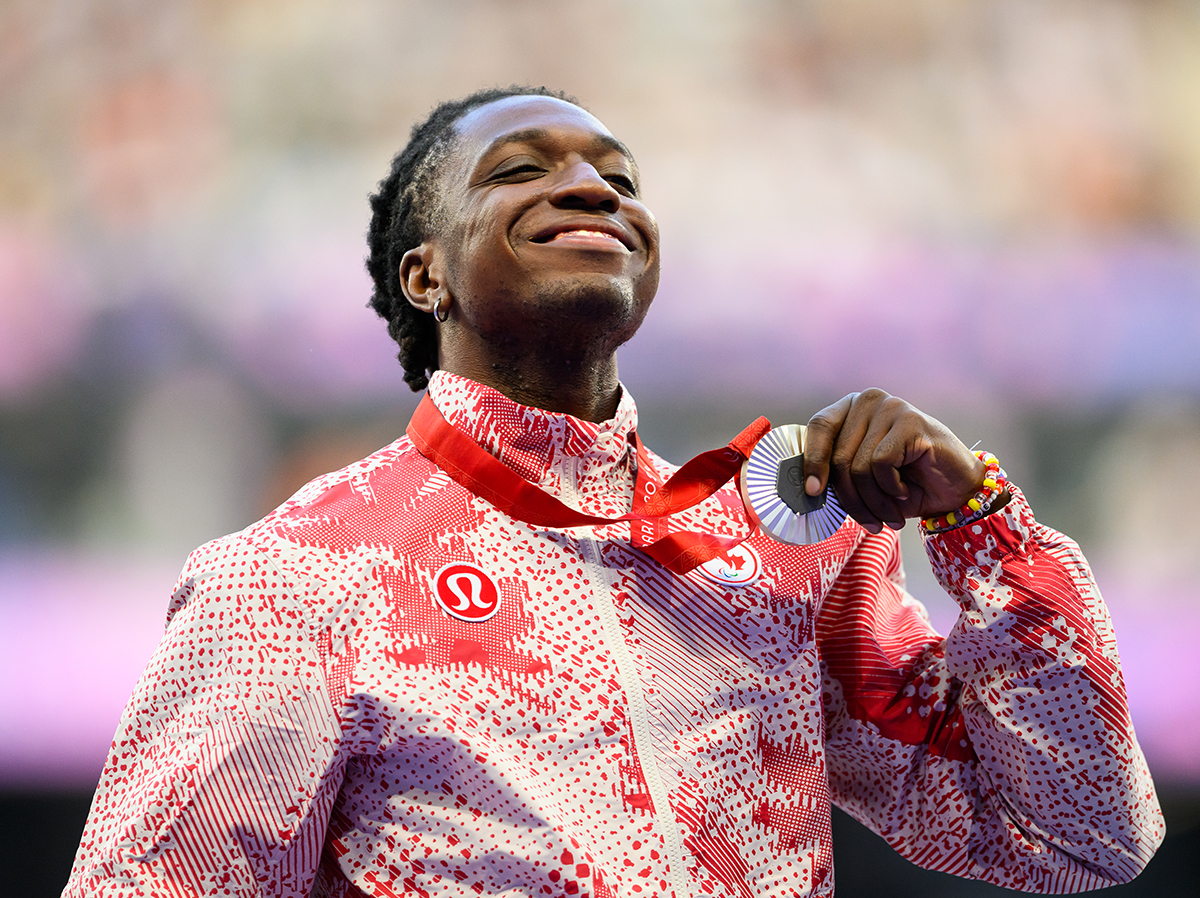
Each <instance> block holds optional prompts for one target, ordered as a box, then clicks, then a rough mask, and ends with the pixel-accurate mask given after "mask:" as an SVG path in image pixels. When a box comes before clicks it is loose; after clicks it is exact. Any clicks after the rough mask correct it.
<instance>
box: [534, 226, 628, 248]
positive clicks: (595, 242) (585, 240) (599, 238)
mask: <svg viewBox="0 0 1200 898" xmlns="http://www.w3.org/2000/svg"><path fill="white" fill-rule="evenodd" d="M533 242H534V243H542V244H546V243H570V244H574V245H577V246H581V247H589V248H593V249H620V250H622V251H623V252H630V249H629V247H628V246H626V245H625V242H624V241H623V240H621V239H620V238H619V237H617V236H615V235H613V234H610V233H608V232H607V231H594V230H591V229H589V228H571V229H570V230H566V231H558V232H557V233H554V234H551V235H549V236H548V237H542V238H535V239H534V240H533Z"/></svg>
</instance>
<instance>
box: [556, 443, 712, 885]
mask: <svg viewBox="0 0 1200 898" xmlns="http://www.w3.org/2000/svg"><path fill="white" fill-rule="evenodd" d="M563 461H564V462H565V464H564V465H563V467H564V469H565V473H566V475H567V476H565V477H564V478H563V487H564V489H563V493H564V496H563V498H564V499H565V500H566V501H567V504H569V505H571V506H572V507H574V508H578V507H579V492H578V477H579V473H578V469H577V465H578V463H579V461H578V459H575V458H572V457H569V456H568V457H566V458H564V459H563ZM575 538H576V539H577V540H578V541H579V545H580V548H582V550H583V560H584V566H585V567H586V568H587V572H588V579H589V580H590V581H591V583H592V593H593V595H596V605H597V607H598V608H599V609H600V617H601V619H602V621H603V625H604V635H605V637H606V638H607V640H608V645H609V651H610V652H612V655H613V660H615V661H616V663H617V673H618V675H619V676H620V677H621V684H622V686H623V687H624V689H625V700H626V702H627V703H628V705H629V722H630V729H631V730H632V731H633V745H634V750H635V751H636V752H637V757H638V761H639V762H640V764H641V768H642V776H643V777H644V778H645V780H646V788H647V790H649V792H650V800H651V801H652V802H653V804H654V809H655V814H656V817H657V818H658V820H657V822H658V826H659V830H660V831H661V832H662V835H663V845H664V847H665V848H666V851H667V866H668V870H667V875H668V876H669V877H670V880H671V885H672V887H673V888H674V890H675V895H676V898H687V896H688V894H689V890H688V888H687V879H686V873H685V871H686V870H687V868H686V867H685V866H684V863H683V847H682V841H683V840H682V839H681V838H680V834H679V824H678V823H677V822H676V820H675V814H674V812H673V811H672V810H671V803H670V800H669V799H668V796H667V789H666V787H665V786H664V785H663V782H662V777H660V776H659V772H658V762H657V760H656V759H655V756H654V744H653V741H652V739H651V737H650V714H649V712H648V710H647V709H646V694H645V691H644V690H643V689H642V679H641V675H640V674H639V672H638V669H637V662H636V661H635V660H634V658H633V656H632V655H631V654H630V652H629V646H628V645H627V644H626V642H625V634H624V632H622V630H621V622H620V621H619V620H617V609H616V607H615V606H614V604H613V598H612V583H611V582H610V581H609V577H608V571H607V569H606V568H605V567H604V562H603V559H602V558H601V556H600V546H599V543H598V541H597V540H596V538H595V537H593V536H592V535H591V534H590V533H589V534H588V535H578V536H576V537H575ZM598 589H603V590H604V595H602V596H601V595H597V592H598Z"/></svg>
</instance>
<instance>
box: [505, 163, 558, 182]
mask: <svg viewBox="0 0 1200 898" xmlns="http://www.w3.org/2000/svg"><path fill="white" fill-rule="evenodd" d="M545 173H546V170H545V169H544V168H542V167H541V166H538V165H534V164H533V163H531V162H526V163H522V164H520V165H514V166H511V167H509V168H506V169H504V170H502V171H498V172H496V174H495V175H494V176H493V177H494V178H495V179H496V180H504V179H509V180H513V181H528V180H531V179H532V178H536V177H539V176H540V175H544V174H545Z"/></svg>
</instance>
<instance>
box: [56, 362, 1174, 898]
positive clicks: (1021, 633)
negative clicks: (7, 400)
mask: <svg viewBox="0 0 1200 898" xmlns="http://www.w3.org/2000/svg"><path fill="white" fill-rule="evenodd" d="M429 390H430V396H431V398H432V399H433V400H434V402H435V404H436V405H437V407H438V408H439V409H440V410H441V412H442V413H443V415H444V416H445V417H446V418H447V419H448V421H449V422H450V423H451V424H453V425H455V426H456V427H458V428H459V429H461V430H462V431H464V432H465V433H467V434H468V435H470V436H471V437H472V438H473V439H474V440H475V441H476V442H477V443H479V444H480V445H481V446H483V447H484V448H486V449H487V450H489V451H490V452H491V453H492V454H493V455H495V456H496V457H498V458H499V459H500V460H501V461H502V462H504V463H505V464H507V465H508V466H509V467H510V468H512V469H514V470H516V471H517V472H519V473H520V474H521V475H523V476H524V477H525V478H526V479H528V480H529V481H531V482H533V483H535V484H537V485H539V486H540V487H542V488H543V489H544V490H546V491H547V492H549V493H550V494H552V495H555V496H557V497H559V498H560V499H562V500H563V501H564V502H566V503H567V504H568V505H573V506H575V507H577V508H580V509H581V510H583V511H586V512H588V513H592V514H600V515H606V516H613V515H619V514H622V513H625V512H627V511H628V510H629V508H630V503H631V501H632V490H633V482H634V477H633V466H634V465H635V464H636V460H635V454H634V452H633V451H632V449H631V441H630V434H631V433H632V432H633V431H634V429H635V427H636V421H637V415H636V411H635V408H634V404H633V401H632V399H631V398H630V397H629V395H628V393H626V394H625V396H624V398H623V399H622V401H621V404H620V408H619V410H618V412H617V414H616V416H615V417H614V418H613V419H612V420H610V421H607V422H604V423H603V424H591V423H587V422H583V421H580V420H577V419H575V418H571V417H569V416H565V415H559V414H551V413H548V412H544V411H540V410H536V409H531V408H526V407H523V406H519V405H517V404H515V403H513V402H512V401H511V400H509V399H507V398H505V397H504V396H502V395H501V394H499V393H497V392H496V391H494V390H491V389H489V388H486V387H483V386H480V385H479V384H475V383H473V382H471V381H468V380H465V379H462V378H458V377H455V376H453V375H449V374H446V373H445V372H439V373H438V374H436V375H435V376H434V378H433V380H432V383H431V384H430V388H429ZM654 464H655V465H657V466H660V468H661V471H662V472H663V473H664V474H665V473H668V472H669V470H670V468H669V466H668V465H666V464H665V463H663V462H660V461H659V460H657V459H655V460H654ZM672 526H678V527H680V528H681V529H688V530H697V531H704V532H710V533H717V534H728V535H736V534H740V533H743V532H745V528H746V524H745V519H744V511H743V509H742V506H741V502H740V500H739V499H738V498H737V494H736V492H735V491H734V489H733V487H732V485H730V486H729V487H727V488H726V489H724V490H722V491H721V492H719V493H718V494H717V495H715V496H713V497H712V498H711V499H709V500H707V501H706V502H704V503H703V504H701V505H699V506H696V507H695V508H693V509H692V510H690V511H688V512H684V513H681V514H679V515H677V516H675V517H674V518H672ZM926 547H927V550H928V552H929V555H930V558H931V559H932V561H933V566H934V569H935V571H936V573H937V575H938V578H939V579H940V581H941V582H942V584H943V586H944V587H945V589H946V591H947V592H948V593H949V594H950V595H951V596H952V597H953V598H954V599H955V600H956V601H957V602H958V603H959V605H960V606H961V608H962V612H961V614H960V616H959V618H958V622H957V623H956V624H955V626H954V628H953V630H952V632H951V633H950V634H949V636H947V637H945V638H943V637H941V636H939V635H938V634H937V633H935V632H934V631H933V630H932V629H931V628H930V626H929V623H928V621H927V619H926V616H925V613H924V609H923V608H922V607H921V605H920V604H918V603H917V602H916V601H915V600H914V599H913V598H912V597H910V596H909V595H908V594H907V593H906V592H905V589H904V573H903V568H902V566H901V561H900V552H899V544H898V540H897V537H896V535H895V534H894V533H892V532H891V531H889V530H886V529H885V530H884V531H883V532H882V533H880V534H879V535H876V536H872V535H870V534H869V533H867V531H865V530H863V529H862V528H861V527H859V526H857V525H856V524H854V523H853V522H849V523H847V524H846V525H845V526H843V527H842V529H841V530H839V531H838V533H837V534H835V535H834V536H833V537H832V538H831V539H829V540H826V541H825V542H823V543H820V544H817V545H813V546H806V547H794V546H787V545H783V544H780V543H776V542H773V541H772V540H770V539H769V538H767V537H765V536H762V535H761V534H756V535H754V536H753V537H752V538H750V539H749V540H747V541H746V542H745V543H743V544H742V546H741V547H740V548H739V549H735V550H733V552H731V554H730V556H729V558H728V560H725V561H722V560H720V559H716V560H714V561H711V562H708V563H707V564H705V565H704V566H703V567H701V568H698V569H696V570H694V571H692V572H691V573H689V574H687V575H685V576H680V575H676V574H674V573H671V572H670V571H669V570H667V569H666V568H664V567H662V566H661V565H659V564H658V563H657V562H655V561H652V560H651V559H650V558H648V557H647V556H646V555H644V554H643V553H642V552H640V551H639V550H637V549H635V548H633V547H631V545H630V531H629V525H628V524H627V523H622V524H613V525H608V526H602V527H574V528H569V529H558V530H555V529H547V528H539V527H535V526H532V525H529V524H525V523H522V522H521V521H518V520H515V519H514V518H512V517H509V516H508V515H506V514H504V513H502V512H501V511H499V510H498V509H497V508H496V507H495V506H494V505H492V504H490V503H489V502H487V501H485V500H483V499H480V498H478V497H476V496H475V495H473V494H472V493H471V492H469V491H468V490H467V489H465V488H464V487H462V486H460V485H459V484H458V483H457V482H455V481H453V480H451V479H450V478H449V477H448V476H447V475H446V474H445V473H444V472H443V471H442V470H440V469H439V468H438V467H437V466H435V465H434V464H433V463H432V462H430V461H429V460H427V459H426V458H425V457H423V456H422V455H421V454H420V453H418V452H417V451H416V450H415V449H414V447H413V445H412V443H411V442H410V440H409V439H408V438H407V437H404V438H401V439H399V440H397V441H396V442H394V443H393V444H391V445H390V446H388V447H386V448H384V449H382V450H380V451H379V452H376V453H375V454H373V455H371V456H369V457H368V458H366V459H364V460H362V461H360V462H358V463H356V464H353V465H351V466H349V467H347V468H345V469H343V470H341V471H338V472H336V473H333V474H329V475H326V476H324V477H321V478H319V479H317V480H315V481H313V482H312V483H310V484H308V485H307V486H306V487H304V488H303V489H301V490H300V491H299V492H298V493H297V494H296V495H295V496H294V497H293V498H292V499H290V500H289V501H288V502H286V503H285V504H284V505H283V506H281V507H280V508H279V509H277V510H276V511H274V512H272V513H271V514H270V515H268V516H267V517H266V518H265V519H263V520H262V521H260V522H258V523H256V524H254V525H253V526H251V527H249V528H247V529H246V530H244V531H242V532H241V533H237V534H233V535H232V536H228V537H225V538H223V539H219V540H216V541H214V542H212V543H209V544H208V545H206V546H203V547H202V548H200V549H198V550H197V551H196V552H194V553H193V554H192V556H191V557H190V558H189V559H188V563H187V566H186V568H185V569H184V571H183V574H182V576H181V578H180V580H179V584H178V587H177V589H176V591H175V594H174V596H173V598H172V600H171V603H170V608H169V611H168V622H167V629H166V634H165V636H164V638H163V641H162V643H161V644H160V646H159V647H158V650H157V651H156V652H155V654H154V656H153V658H151V660H150V663H149V665H148V666H147V668H146V671H145V673H144V675H143V676H142V679H141V681H140V682H139V684H138V686H137V688H136V690H135V692H134V694H133V697H132V698H131V699H130V702H129V705H128V707H127V708H126V710H125V713H124V715H123V717H122V719H121V723H120V726H119V728H118V730H117V733H116V737H115V739H114V741H113V745H112V750H111V753H110V755H109V758H108V762H107V764H106V766H105V769H104V773H103V775H102V778H101V780H100V786H99V789H98V791H97V793H96V797H95V800H94V802H93V805H92V810H91V816H90V818H89V820H88V824H87V827H86V830H85V832H84V835H83V840H82V843H81V845H80V847H79V852H78V855H77V857H76V860H75V866H74V869H73V871H72V874H71V879H70V882H69V883H68V885H67V887H66V891H65V892H64V894H65V895H69V896H85V895H86V896H108V895H113V896H115V895H153V896H191V895H239V896H243V895H245V896H249V895H271V896H274V895H281V896H282V895H289V896H290V895H297V896H303V895H309V894H310V893H311V894H315V895H332V896H359V895H370V896H376V898H391V896H418V895H419V896H469V898H474V896H477V895H485V896H487V895H507V896H530V898H532V896H543V895H545V896H560V895H567V896H584V895H594V896H597V898H607V896H623V898H624V896H630V898H632V896H640V898H649V896H672V895H673V896H675V898H700V896H719V898H764V896H773V895H831V894H832V893H833V856H832V852H831V838H830V816H829V815H830V809H829V805H830V802H831V801H832V802H835V803H836V804H838V805H839V806H841V807H843V808H844V809H846V810H847V811H848V812H849V813H850V814H852V815H853V816H854V817H856V818H857V819H859V820H861V821H862V822H863V823H865V824H866V825H867V826H869V827H870V828H871V829H873V830H875V831H876V832H878V833H879V834H880V835H882V836H883V837H884V838H885V839H886V840H887V841H888V842H889V843H890V844H891V845H893V846H894V847H895V848H896V850H897V851H899V852H900V853H901V854H903V855H904V856H905V857H907V858H909V859H911V860H912V861H914V862H916V863H918V864H921V865H922V866H925V867H929V868H932V869H936V870H944V871H947V872H950V873H955V874H958V875H961V876H968V877H974V878H979V879H985V880H988V881H990V882H994V883H997V884H999V885H1002V886H1006V887H1008V888H1014V889H1023V890H1027V891H1034V892H1069V891H1078V890H1083V889H1091V888H1096V887H1099V886H1103V885H1107V884H1111V883H1114V882H1119V881H1124V880H1128V879H1130V878H1131V877H1133V876H1135V875H1136V874H1137V873H1138V872H1139V871H1140V870H1141V869H1142V867H1144V866H1145V864H1146V862H1147V861H1148V860H1149V859H1150V857H1151V855H1152V854H1153V852H1154V849H1155V848H1156V847H1157V845H1158V844H1159V842H1160V841H1161V839H1162V836H1163V821H1162V815H1161V813H1160V811H1159V808H1158V803H1157V799H1156V797H1155V792H1154V786H1153V783H1152V782H1151V779H1150V774H1149V772H1148V771H1147V768H1146V764H1145V761H1144V759H1143V757H1142V753H1141V751H1140V749H1139V748H1138V745H1137V741H1136V739H1135V737H1134V732H1133V727H1132V726H1131V724H1130V720H1129V712H1128V709H1127V707H1126V702H1125V690H1124V686H1123V682H1122V678H1121V670H1120V665H1119V663H1118V659H1117V649H1116V642H1115V640H1114V638H1113V631H1112V626H1111V624H1110V621H1109V616H1108V612H1107V611H1106V609H1105V607H1104V605H1103V603H1102V601H1101V599H1100V594H1099V592H1098V591H1097V589H1096V585H1095V583H1094V582H1093V580H1092V577H1091V573H1090V571H1089V569H1088V566H1087V563H1086V561H1085V560H1084V559H1083V557H1082V555H1081V554H1080V552H1079V549H1078V547H1077V546H1076V545H1075V543H1073V542H1072V541H1071V540H1069V539H1067V538H1066V537H1064V536H1062V535H1061V534H1059V533H1057V532H1055V531H1053V530H1050V529H1049V528H1047V527H1044V526H1042V525H1040V524H1038V523H1037V522H1036V521H1035V520H1034V518H1033V515H1032V514H1031V512H1030V510H1029V507H1028V505H1027V504H1026V502H1025V500H1024V498H1023V497H1022V495H1021V493H1020V491H1019V490H1015V489H1014V491H1013V498H1012V501H1011V502H1010V503H1009V504H1008V505H1007V506H1006V507H1005V508H1004V509H1003V510H1002V511H1000V512H998V513H996V514H993V515H991V516H990V517H988V518H986V519H985V520H984V521H983V522H981V523H978V524H975V525H972V526H968V527H964V528H960V529H958V530H954V531H951V532H949V533H947V534H945V535H941V536H934V537H932V538H929V539H928V540H927V543H926Z"/></svg>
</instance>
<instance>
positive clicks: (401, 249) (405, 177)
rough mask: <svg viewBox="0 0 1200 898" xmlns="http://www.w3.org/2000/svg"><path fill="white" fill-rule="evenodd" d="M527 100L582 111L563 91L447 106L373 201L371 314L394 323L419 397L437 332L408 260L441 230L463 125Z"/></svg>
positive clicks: (514, 93)
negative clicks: (404, 263) (407, 275)
mask: <svg viewBox="0 0 1200 898" xmlns="http://www.w3.org/2000/svg"><path fill="white" fill-rule="evenodd" d="M520 96H534V97H554V98H555V99H558V100H565V101H566V102H568V103H573V104H574V105H576V106H578V105H579V101H578V100H576V99H575V98H574V97H571V96H568V95H567V94H564V93H562V92H560V91H555V90H550V89H549V88H546V87H531V86H528V85H517V84H514V85H512V86H511V87H493V88H488V89H485V90H480V91H476V92H475V93H473V94H471V95H470V96H467V97H463V98H462V99H461V100H449V101H447V102H445V103H441V104H439V105H438V106H437V107H436V108H435V109H434V110H433V112H431V113H430V114H429V117H428V118H426V119H425V121H423V122H420V123H418V124H416V125H414V126H413V129H412V134H411V135H409V140H408V145H407V146H406V147H405V148H404V149H403V150H401V151H400V152H399V153H397V154H396V156H395V158H393V159H392V169H391V171H390V172H389V173H388V176H387V177H386V178H384V179H383V180H382V181H380V182H379V190H378V192H377V193H375V194H373V195H372V196H371V213H372V214H371V228H370V230H369V231H368V232H367V247H368V249H369V250H370V253H369V255H368V256H367V260H366V262H367V271H368V272H369V273H370V275H371V280H373V281H374V282H375V289H374V292H373V293H372V294H371V302H370V306H371V308H373V309H374V310H375V311H376V312H377V313H378V314H379V317H381V318H383V319H384V320H386V321H387V323H388V333H389V334H391V336H392V339H393V340H395V341H396V342H397V343H398V344H399V346H400V352H399V353H398V355H397V357H398V358H399V359H400V364H401V365H402V366H403V368H404V381H405V383H407V384H408V385H409V387H410V388H412V390H413V391H417V390H423V389H425V387H426V386H428V384H429V375H430V374H432V373H433V372H434V371H436V370H437V361H438V351H437V332H436V330H435V327H434V323H433V316H432V315H430V314H427V313H425V312H421V311H419V310H417V309H414V308H413V307H412V306H411V305H409V302H408V300H407V299H405V298H404V292H403V291H402V290H401V287H400V260H401V259H402V258H403V257H404V254H405V253H406V252H408V251H409V250H410V249H413V248H414V247H416V246H419V245H420V244H421V243H422V241H424V240H426V239H427V238H428V237H430V236H431V233H430V232H431V230H432V229H433V227H434V226H435V224H436V223H435V221H434V216H435V213H436V211H437V210H436V208H435V206H436V202H435V200H436V196H435V193H434V190H435V187H436V182H437V177H438V175H439V174H440V171H441V166H442V163H443V162H444V161H445V160H446V158H447V157H448V156H449V154H450V150H451V148H452V147H453V145H454V136H455V132H454V125H455V123H456V122H457V121H458V120H459V119H460V118H462V117H463V116H464V115H466V114H467V113H468V112H470V111H471V110H472V109H476V108H478V107H480V106H486V105H487V104H488V103H494V102H495V101H496V100H503V99H505V98H506V97H520Z"/></svg>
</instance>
